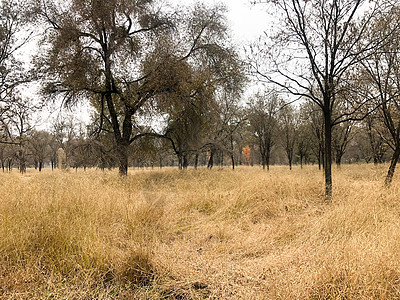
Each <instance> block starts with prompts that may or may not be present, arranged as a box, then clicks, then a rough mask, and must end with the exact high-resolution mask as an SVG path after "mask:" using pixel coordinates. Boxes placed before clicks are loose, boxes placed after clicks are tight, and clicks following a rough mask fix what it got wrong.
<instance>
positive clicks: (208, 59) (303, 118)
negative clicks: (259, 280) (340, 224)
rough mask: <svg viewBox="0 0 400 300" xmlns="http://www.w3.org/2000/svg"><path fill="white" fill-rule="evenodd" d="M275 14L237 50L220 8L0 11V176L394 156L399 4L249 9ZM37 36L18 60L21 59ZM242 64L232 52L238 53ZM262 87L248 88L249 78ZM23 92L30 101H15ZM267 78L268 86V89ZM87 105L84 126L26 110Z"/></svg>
mask: <svg viewBox="0 0 400 300" xmlns="http://www.w3.org/2000/svg"><path fill="white" fill-rule="evenodd" d="M254 5H258V6H259V7H260V9H263V8H268V9H276V11H275V13H277V15H278V16H279V17H278V20H280V21H282V22H281V23H280V24H281V26H280V27H279V28H269V29H268V30H267V29H266V33H265V36H263V37H261V38H260V39H259V41H258V42H255V43H254V44H252V45H248V46H246V47H245V48H246V54H245V55H241V54H240V53H241V52H240V51H239V49H238V47H237V46H235V45H234V44H233V42H232V41H231V39H230V37H229V34H228V32H229V28H228V26H227V21H226V18H225V13H226V9H225V8H224V7H223V6H221V5H215V6H206V5H204V4H196V5H194V6H193V7H185V8H181V9H176V8H173V7H172V6H168V5H165V4H164V5H163V4H162V3H159V2H158V1H152V0H141V1H122V0H112V1H101V0H98V1H90V2H88V1H83V0H73V1H68V2H65V3H63V4H61V3H58V2H57V1H55V2H53V1H48V0H32V1H26V2H24V3H19V2H13V1H7V2H2V3H1V7H0V9H1V12H2V13H1V14H0V29H1V30H0V77H1V78H0V134H1V136H0V163H1V167H2V169H3V171H5V170H6V169H7V170H11V169H12V168H13V167H18V168H19V170H20V171H21V172H25V170H26V168H27V167H35V168H38V169H39V171H40V170H41V169H42V168H43V167H48V166H51V167H52V168H54V167H55V166H56V165H57V158H56V151H57V149H58V148H63V149H64V150H65V152H66V156H67V164H68V165H69V167H71V168H81V167H82V168H88V167H97V168H101V169H105V168H116V167H117V168H119V173H120V174H121V175H126V174H127V170H128V167H156V166H157V167H162V166H178V167H179V168H181V169H185V168H187V167H188V166H194V167H195V168H197V167H198V166H207V167H209V168H212V167H213V166H216V165H218V166H224V165H230V166H232V168H235V166H236V165H262V166H263V168H264V169H267V170H268V169H269V167H270V165H271V164H287V165H288V166H289V168H292V165H294V164H299V165H303V164H311V163H312V164H318V166H319V168H320V169H323V170H324V174H325V186H326V190H325V196H326V199H327V200H328V201H330V199H331V195H332V174H331V164H332V161H334V162H336V164H337V165H338V166H340V164H341V163H343V162H346V163H355V162H367V163H368V162H373V163H375V164H377V163H382V162H386V161H390V168H389V170H388V174H387V177H386V181H385V183H386V185H390V183H391V180H392V177H393V174H394V170H395V167H396V163H397V161H398V159H399V156H400V112H399V103H400V99H399V91H400V86H399V83H400V80H399V79H400V77H399V75H400V70H399V53H400V51H399V50H400V49H399V37H400V31H399V30H400V28H399V24H400V22H399V21H398V18H399V15H400V13H399V5H398V3H396V2H395V1H362V0H359V1H337V0H331V1H300V0H294V1H261V2H260V3H258V1H256V3H254ZM33 41H36V42H37V48H36V49H37V52H35V53H31V56H30V61H29V62H26V61H24V55H21V52H22V53H24V51H25V53H26V52H27V50H26V49H32V48H29V46H32V45H31V44H32V42H33ZM243 56H244V57H243ZM254 82H258V83H261V84H262V83H267V84H269V86H268V87H265V88H264V86H263V89H261V88H259V90H258V91H255V92H253V93H249V92H248V89H249V87H250V86H251V85H252V84H253V83H254ZM30 84H36V85H39V86H40V96H39V95H38V96H37V97H32V99H30V98H29V97H27V96H26V94H27V92H26V90H27V89H28V90H29V86H30ZM271 84H272V85H271ZM57 100H58V101H61V102H62V104H63V105H64V106H66V107H73V106H74V105H75V104H77V103H82V102H89V103H90V105H91V107H92V108H93V112H92V115H91V122H90V124H89V125H84V124H80V123H79V122H77V121H76V118H74V117H73V116H72V115H70V116H59V118H58V119H57V120H54V121H53V123H52V125H51V126H49V128H48V130H47V131H41V130H38V129H36V128H35V124H34V121H33V115H34V114H37V113H39V112H40V110H41V109H43V107H45V106H47V104H48V103H54V102H55V101H57Z"/></svg>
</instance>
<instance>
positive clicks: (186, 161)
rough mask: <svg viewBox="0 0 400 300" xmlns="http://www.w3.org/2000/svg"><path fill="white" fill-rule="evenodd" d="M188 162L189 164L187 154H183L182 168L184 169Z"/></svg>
mask: <svg viewBox="0 0 400 300" xmlns="http://www.w3.org/2000/svg"><path fill="white" fill-rule="evenodd" d="M188 164H189V163H188V159H187V154H184V155H183V165H182V166H183V168H184V169H187V167H188Z"/></svg>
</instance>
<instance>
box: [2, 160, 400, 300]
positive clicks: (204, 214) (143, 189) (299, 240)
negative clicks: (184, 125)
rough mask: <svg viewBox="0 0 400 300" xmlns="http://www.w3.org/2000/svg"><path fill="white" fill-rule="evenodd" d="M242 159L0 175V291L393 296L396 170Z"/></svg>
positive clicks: (399, 256) (398, 237) (399, 285)
mask: <svg viewBox="0 0 400 300" xmlns="http://www.w3.org/2000/svg"><path fill="white" fill-rule="evenodd" d="M385 173H386V166H379V167H375V166H373V165H352V166H342V168H341V169H340V170H334V184H335V188H334V201H333V203H332V204H325V203H324V201H323V194H322V192H323V178H322V173H321V172H319V171H318V169H317V168H316V167H315V166H307V167H305V168H304V169H300V168H299V167H295V168H294V170H292V171H289V170H288V168H287V167H272V168H271V171H270V172H265V171H262V170H261V169H260V168H256V167H254V168H250V167H242V168H238V169H237V170H235V171H234V172H233V171H232V170H230V169H227V168H226V169H215V170H211V171H210V170H206V169H199V170H197V171H196V170H191V169H189V170H186V171H178V170H176V169H164V170H131V171H130V173H129V176H128V177H127V178H122V179H121V178H119V176H118V174H117V172H114V171H112V172H101V171H97V170H88V171H86V172H83V171H78V172H74V171H70V172H59V171H55V172H51V171H46V170H45V172H43V173H42V174H38V173H36V172H35V171H33V170H30V171H28V174H27V175H25V176H21V175H19V174H18V173H17V172H13V173H11V174H7V173H5V174H0V191H1V192H0V298H2V299H204V298H206V299H208V298H210V299H344V298H346V299H375V298H377V299H393V298H400V201H399V199H400V179H399V177H396V176H395V178H394V183H393V186H392V187H391V188H390V189H384V188H383V187H382V184H383V179H384V175H385Z"/></svg>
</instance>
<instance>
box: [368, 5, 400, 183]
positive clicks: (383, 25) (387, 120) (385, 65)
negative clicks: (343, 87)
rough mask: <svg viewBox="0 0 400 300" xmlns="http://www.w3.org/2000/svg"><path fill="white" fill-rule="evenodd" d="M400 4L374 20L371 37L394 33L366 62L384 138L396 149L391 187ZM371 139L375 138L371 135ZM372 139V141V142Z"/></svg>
mask: <svg viewBox="0 0 400 300" xmlns="http://www.w3.org/2000/svg"><path fill="white" fill-rule="evenodd" d="M399 12H400V7H398V6H393V7H392V10H391V11H390V13H388V14H387V15H385V16H382V17H381V19H380V20H379V21H377V22H376V23H375V27H374V30H373V31H372V32H371V36H370V37H369V38H370V39H374V38H375V39H379V38H382V36H383V37H386V36H387V35H388V33H393V32H394V34H391V35H390V37H389V39H388V41H389V42H388V43H386V44H385V45H384V46H383V47H382V49H380V51H377V52H375V53H373V55H371V56H370V57H369V59H368V60H365V61H363V67H364V74H365V82H364V85H363V88H364V89H365V90H366V91H367V92H368V93H369V94H371V95H374V99H375V100H376V103H377V105H378V106H379V110H378V112H379V113H378V114H376V116H377V117H378V120H380V121H381V124H382V125H383V126H380V128H381V137H383V138H384V139H385V141H386V143H387V144H388V145H389V147H390V148H392V150H393V155H392V159H391V162H390V167H389V170H388V174H387V176H386V179H385V185H386V186H390V184H391V182H392V179H393V174H394V171H395V168H396V164H397V162H398V160H399V158H400V56H399V53H400V47H399V45H400V31H399V30H398V24H399V23H398V22H399V20H400V19H399V17H398V15H399ZM371 138H372V137H371ZM371 142H372V141H371Z"/></svg>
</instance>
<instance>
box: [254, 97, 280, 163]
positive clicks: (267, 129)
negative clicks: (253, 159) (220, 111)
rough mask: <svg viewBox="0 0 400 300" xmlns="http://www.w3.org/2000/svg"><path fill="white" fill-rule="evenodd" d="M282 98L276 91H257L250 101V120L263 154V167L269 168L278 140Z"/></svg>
mask: <svg viewBox="0 0 400 300" xmlns="http://www.w3.org/2000/svg"><path fill="white" fill-rule="evenodd" d="M280 104H281V103H280V100H279V98H278V96H277V95H276V93H274V92H270V93H264V94H261V93H257V94H256V95H255V96H254V97H253V98H252V99H251V100H250V103H249V113H248V116H247V118H248V120H249V123H250V127H251V130H252V133H253V135H254V138H255V140H256V141H257V146H258V149H259V151H260V155H261V163H262V166H263V169H265V166H267V170H269V165H270V158H271V150H272V147H273V146H274V145H275V144H276V141H277V132H278V120H277V117H278V112H279V108H280Z"/></svg>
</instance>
